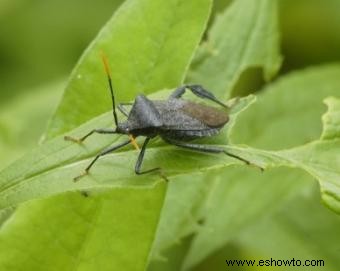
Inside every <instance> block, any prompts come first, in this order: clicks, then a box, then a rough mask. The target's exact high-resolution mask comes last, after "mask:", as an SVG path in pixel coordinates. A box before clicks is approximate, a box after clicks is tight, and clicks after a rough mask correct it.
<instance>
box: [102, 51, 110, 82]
mask: <svg viewBox="0 0 340 271" xmlns="http://www.w3.org/2000/svg"><path fill="white" fill-rule="evenodd" d="M101 57H102V61H103V64H104V69H105V73H106V74H107V76H109V77H111V72H110V67H109V61H108V60H107V56H106V55H105V54H104V52H103V51H101Z"/></svg>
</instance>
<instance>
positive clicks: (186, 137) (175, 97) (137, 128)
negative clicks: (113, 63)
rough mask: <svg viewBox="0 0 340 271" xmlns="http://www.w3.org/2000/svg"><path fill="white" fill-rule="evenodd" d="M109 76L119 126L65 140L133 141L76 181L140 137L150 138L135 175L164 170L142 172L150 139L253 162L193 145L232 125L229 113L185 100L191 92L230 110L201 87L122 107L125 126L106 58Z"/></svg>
mask: <svg viewBox="0 0 340 271" xmlns="http://www.w3.org/2000/svg"><path fill="white" fill-rule="evenodd" d="M103 61H104V65H105V69H106V73H107V76H108V81H109V87H110V92H111V98H112V106H113V110H112V112H113V116H114V122H115V125H116V128H115V129H94V130H92V131H91V132H89V133H88V134H86V135H85V136H83V137H82V138H80V139H75V138H72V137H69V136H65V140H71V141H75V142H78V143H80V142H83V141H84V140H85V139H86V138H87V137H89V136H90V135H92V134H93V133H99V134H126V135H129V136H130V138H129V139H128V140H126V141H124V142H122V143H120V144H118V145H114V146H110V147H108V148H106V149H104V150H103V151H101V152H100V153H99V154H98V155H97V156H96V157H95V158H94V159H93V161H92V162H91V163H90V164H89V165H88V167H87V168H86V169H85V172H84V173H83V174H81V175H80V176H78V177H76V178H75V180H77V179H79V178H80V177H82V176H84V175H86V174H88V172H89V170H90V168H91V167H92V166H93V164H94V163H95V162H96V161H97V159H98V158H99V157H101V156H103V155H106V154H108V153H111V152H113V151H115V150H117V149H119V148H121V147H123V146H125V145H128V144H129V143H134V144H135V142H134V138H136V137H138V136H144V137H146V139H145V141H144V143H143V146H142V148H141V150H140V153H139V156H138V159H137V162H136V166H135V172H136V174H144V173H148V172H152V171H156V170H159V169H160V168H152V169H149V170H145V171H141V165H142V162H143V158H144V153H145V149H146V146H147V144H148V143H149V141H150V139H152V138H154V137H156V136H160V137H161V138H162V139H163V140H164V141H166V142H167V143H169V144H172V145H176V146H179V147H183V148H188V149H192V150H196V151H200V152H211V153H225V154H227V155H229V156H231V157H234V158H236V159H239V160H241V161H243V162H245V163H247V164H249V162H248V161H247V160H245V159H244V158H242V157H239V156H237V155H234V154H232V153H229V152H227V151H225V150H224V149H223V148H220V147H217V146H213V145H202V144H194V143H190V140H193V139H196V138H202V137H209V136H213V135H216V134H217V133H218V132H219V131H220V129H221V128H223V126H224V125H225V124H226V123H227V122H228V120H229V116H228V113H227V112H226V111H225V110H224V111H223V110H219V109H216V108H214V107H210V106H206V105H201V104H198V103H194V102H191V101H186V100H183V99H182V98H181V97H182V95H183V94H184V93H185V91H186V90H187V89H189V90H190V91H192V93H193V94H195V95H196V96H198V97H200V98H203V99H208V100H211V101H213V102H215V103H217V104H219V105H220V106H222V107H223V108H225V109H228V106H226V105H225V104H223V103H222V102H221V101H219V100H218V99H217V98H216V97H215V96H214V95H213V94H212V93H211V92H209V91H207V90H205V89H204V88H203V87H202V86H200V85H184V86H181V87H179V88H177V89H176V90H175V91H174V92H173V93H172V94H171V95H170V97H169V98H168V99H167V100H164V101H152V100H150V99H148V98H147V97H146V96H144V95H138V96H137V97H136V99H135V101H134V103H133V104H132V103H125V104H119V105H118V109H119V110H120V111H121V112H122V113H123V114H124V115H125V116H126V117H127V120H126V121H125V122H118V118H117V114H116V109H115V99H114V95H113V88H112V81H111V76H110V72H109V68H108V64H107V61H106V59H105V58H103ZM126 105H130V106H132V108H131V110H130V112H128V111H127V110H126V108H125V106H126Z"/></svg>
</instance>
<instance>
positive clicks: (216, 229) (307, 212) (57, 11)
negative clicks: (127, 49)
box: [0, 0, 340, 271]
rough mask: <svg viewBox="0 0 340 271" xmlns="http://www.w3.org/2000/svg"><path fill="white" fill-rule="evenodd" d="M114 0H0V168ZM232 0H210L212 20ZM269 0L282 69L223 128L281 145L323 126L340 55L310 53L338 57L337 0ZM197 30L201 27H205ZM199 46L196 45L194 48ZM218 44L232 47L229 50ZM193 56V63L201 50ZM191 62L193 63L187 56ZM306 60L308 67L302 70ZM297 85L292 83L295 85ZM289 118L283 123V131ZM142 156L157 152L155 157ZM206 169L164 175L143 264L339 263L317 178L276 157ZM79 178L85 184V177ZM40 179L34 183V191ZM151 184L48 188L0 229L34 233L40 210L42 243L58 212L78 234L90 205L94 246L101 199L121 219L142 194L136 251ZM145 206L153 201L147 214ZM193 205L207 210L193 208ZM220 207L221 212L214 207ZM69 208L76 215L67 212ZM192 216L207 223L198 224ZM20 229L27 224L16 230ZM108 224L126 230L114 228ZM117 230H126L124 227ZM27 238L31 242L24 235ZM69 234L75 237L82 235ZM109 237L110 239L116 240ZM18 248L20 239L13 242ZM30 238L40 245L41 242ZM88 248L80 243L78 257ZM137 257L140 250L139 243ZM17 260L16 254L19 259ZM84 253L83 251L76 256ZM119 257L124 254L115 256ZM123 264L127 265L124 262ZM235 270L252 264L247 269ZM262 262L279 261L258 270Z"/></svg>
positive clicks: (333, 224)
mask: <svg viewBox="0 0 340 271" xmlns="http://www.w3.org/2000/svg"><path fill="white" fill-rule="evenodd" d="M234 1H236V0H234ZM122 2H123V0H110V1H109V0H99V1H80V0H76V1H65V0H61V1H43V0H40V1H39V0H35V1H33V0H32V1H28V0H17V1H11V0H3V1H1V2H0V34H1V35H0V82H1V84H0V169H1V168H4V167H5V166H6V165H8V164H9V163H10V162H11V161H13V160H15V159H16V158H18V157H20V156H21V155H22V154H24V153H25V152H26V151H27V150H29V149H31V148H33V147H34V146H36V145H37V143H38V142H39V140H40V139H41V135H42V134H43V133H44V130H45V129H46V127H47V123H48V120H49V119H50V117H51V116H52V114H53V112H54V110H55V108H56V106H57V105H58V102H59V100H60V99H61V97H62V92H63V87H64V86H65V84H66V79H65V78H66V76H68V74H69V73H70V71H71V69H72V67H73V66H74V65H75V63H76V61H77V59H78V58H79V56H80V55H81V54H82V52H83V51H84V49H85V48H86V47H87V45H88V44H89V42H90V41H91V40H92V39H93V38H94V37H95V35H96V33H97V32H98V30H99V29H100V28H101V27H102V25H103V24H104V23H105V22H106V21H107V20H108V18H109V17H110V16H111V15H112V13H113V12H114V11H115V9H116V8H117V7H118V6H119V5H120V4H121V3H122ZM231 2H232V1H230V0H215V1H214V7H213V10H212V11H213V13H212V16H211V18H210V22H209V25H210V26H212V25H213V24H214V23H215V22H216V20H215V19H216V16H218V14H220V13H222V12H223V10H224V9H225V8H227V7H228V6H229V5H230V3H231ZM279 4H280V5H279V10H278V11H279V29H280V34H281V44H280V50H281V54H282V56H283V65H282V68H281V70H280V72H279V74H278V77H280V76H284V74H285V73H291V72H292V74H290V75H289V76H286V77H283V79H280V80H278V81H277V82H275V83H274V84H271V85H269V86H268V87H266V88H264V89H263V90H261V91H260V92H259V95H258V102H257V103H255V104H254V105H253V106H251V107H250V108H249V110H247V111H245V113H244V114H242V115H241V117H240V119H239V122H237V123H236V126H235V127H234V129H233V130H232V133H231V139H232V141H233V142H235V143H240V144H248V145H250V146H256V147H262V148H266V149H282V148H288V147H293V146H296V145H298V144H304V143H306V142H310V141H312V140H315V139H317V138H318V137H319V135H320V134H321V120H320V118H321V114H322V113H323V112H325V110H326V107H325V106H324V105H323V104H322V99H323V98H325V97H326V96H328V95H336V94H337V93H339V92H338V91H339V90H338V89H339V88H338V86H339V85H340V84H339V82H338V81H339V78H340V74H339V68H338V67H339V65H323V66H319V64H329V63H333V62H339V61H340V50H339V48H340V35H339V34H338V33H340V16H339V11H340V2H339V1H338V0H280V1H279ZM240 33H241V31H240ZM207 37H208V32H207V33H206V35H205V38H207ZM201 49H202V48H201ZM208 49H209V45H208ZM202 52H203V55H204V50H203V51H202ZM228 53H229V54H230V55H231V56H232V55H233V52H228ZM194 61H197V59H195V60H194ZM194 63H195V65H200V61H197V62H194ZM195 65H193V66H192V70H194V68H195V67H197V66H195ZM310 66H317V67H315V68H313V69H310V68H309V69H307V70H306V71H304V70H303V69H305V68H307V67H310ZM300 70H302V71H300ZM262 73H263V71H262V70H261V69H255V68H254V67H250V69H248V70H246V71H243V73H242V74H241V77H240V78H241V79H240V80H238V82H236V87H235V89H234V93H236V94H238V95H240V94H246V93H249V88H250V87H251V90H250V91H251V92H254V91H257V90H260V89H261V86H262V85H264V84H265V81H263V80H262V78H261V77H262ZM338 74H339V76H338ZM201 76H203V75H202V74H201ZM222 77H223V76H222ZM189 78H190V77H189ZM207 79H209V78H207ZM299 90H302V91H300V92H298V91H299ZM295 93H296V94H295ZM294 97H295V98H294ZM301 108H303V109H301ZM300 123H303V125H300ZM287 127H292V131H290V130H289V129H287ZM108 141H109V140H108ZM104 143H105V142H104ZM104 143H101V144H104ZM82 158H84V157H82ZM151 161H153V162H156V161H157V158H153V159H152V160H151ZM129 163H132V162H129ZM129 165H130V164H129ZM216 172H217V171H215V172H213V173H212V174H211V175H208V177H207V176H206V175H203V176H202V175H200V174H197V175H193V176H191V178H192V179H195V183H194V184H192V185H191V186H188V185H187V183H186V182H184V181H188V180H184V179H183V180H181V178H180V177H179V178H178V179H176V181H177V182H174V184H171V186H170V188H169V191H167V192H168V194H167V197H166V198H165V206H170V207H169V208H167V209H166V210H168V212H164V210H163V217H162V219H163V220H161V224H160V225H161V226H162V227H163V228H162V229H163V231H162V234H159V233H158V235H159V236H158V238H160V240H161V241H162V242H164V240H166V241H167V242H165V243H166V245H167V246H166V250H165V251H162V252H163V255H158V254H157V252H158V251H156V253H155V254H154V255H152V256H153V257H152V259H153V261H152V263H151V265H150V266H149V270H153V271H156V270H180V268H183V266H184V267H185V266H186V267H192V266H195V267H193V269H192V270H195V271H203V270H211V269H214V270H226V265H225V264H224V261H225V260H226V259H233V258H236V259H246V258H251V259H252V258H255V259H261V258H262V259H263V258H265V259H266V258H268V257H270V256H272V257H277V258H285V259H287V258H288V259H289V258H291V257H315V258H317V257H319V258H322V259H325V261H326V266H327V268H333V269H334V270H335V269H336V268H337V267H338V263H339V259H338V256H337V255H338V254H337V253H338V252H339V247H338V241H339V237H338V236H339V234H340V232H339V228H340V227H339V226H340V221H339V217H337V216H336V215H335V214H334V213H332V212H330V211H329V210H327V209H326V208H325V207H324V206H322V205H321V204H320V203H319V201H320V195H319V189H318V187H317V185H316V182H313V181H314V180H313V179H312V177H311V176H309V175H307V174H306V173H304V172H302V171H300V170H297V169H295V170H292V169H289V168H286V167H282V168H276V169H271V170H269V171H267V172H265V173H264V174H260V173H258V172H257V173H254V172H253V170H249V169H244V168H243V167H236V166H234V167H228V168H226V169H223V170H222V171H219V172H218V173H216ZM104 177H105V176H103V178H104ZM141 180H142V179H141ZM142 181H143V180H142ZM189 181H191V182H192V180H189ZM56 184H57V182H56ZM86 185H87V184H86V183H85V184H84V187H85V188H86ZM59 188H60V187H59ZM44 189H45V188H44V187H42V191H43V190H44ZM158 191H161V193H160V194H156V193H155V194H153V192H150V191H149V192H147V194H143V193H140V194H141V195H139V196H137V197H134V194H133V193H132V194H131V191H129V189H127V191H122V194H120V193H118V194H119V196H120V197H122V196H123V198H121V199H119V196H118V200H112V197H117V194H115V192H113V194H112V195H111V194H110V193H108V194H107V195H105V196H104V197H106V198H107V199H109V201H108V202H106V203H105V204H106V205H105V206H104V207H102V204H103V202H105V200H103V199H102V198H101V197H100V196H97V195H96V194H95V195H94V197H91V201H90V202H89V201H86V198H83V197H79V194H71V195H68V196H67V197H66V200H65V198H64V197H63V196H57V197H54V198H50V199H48V200H41V202H40V201H36V202H32V203H29V204H27V205H26V204H24V205H23V207H22V208H19V211H18V212H16V213H15V215H14V216H12V224H11V225H10V226H9V227H7V228H6V230H3V228H1V226H0V229H2V232H1V231H0V232H1V234H2V235H3V236H5V237H6V236H7V237H6V238H7V239H6V240H10V241H9V242H11V245H13V244H15V243H16V242H17V241H18V238H17V233H18V229H19V231H20V232H21V233H22V236H21V238H22V240H25V238H26V237H27V236H29V234H30V233H31V234H32V235H31V236H29V237H32V236H33V237H34V233H35V231H36V229H35V227H34V226H32V225H35V226H36V225H43V226H42V227H44V226H45V224H44V223H45V220H46V218H48V220H49V221H50V222H51V223H50V224H49V227H50V228H49V229H47V230H46V231H42V233H43V234H46V235H48V236H47V237H46V236H45V237H46V238H45V237H42V238H41V244H43V243H44V242H46V240H52V239H54V236H53V234H52V235H51V233H53V232H54V233H58V234H59V233H60V231H61V232H65V233H68V234H69V233H70V232H69V231H63V229H62V228H60V224H59V222H60V221H59V220H58V218H60V217H61V218H63V220H62V224H63V226H64V227H65V228H68V227H70V228H74V229H79V232H77V231H75V235H76V234H79V235H81V234H86V233H87V232H88V231H89V230H91V229H92V224H91V223H89V221H87V216H88V217H90V218H89V220H90V219H92V218H93V217H94V216H95V215H93V214H94V213H97V212H101V211H102V212H103V213H105V214H106V216H104V215H103V216H100V215H98V217H99V222H98V225H97V229H99V230H98V232H95V231H93V232H92V233H93V236H94V238H93V239H91V242H93V243H95V245H96V246H98V247H99V246H101V245H102V243H105V241H107V240H111V239H110V237H111V235H112V234H114V231H115V230H116V229H112V230H111V231H108V232H101V231H100V227H101V226H103V225H104V226H105V225H106V226H107V225H109V223H115V221H114V219H111V220H110V222H108V223H106V222H105V221H104V220H100V218H101V217H102V218H105V217H111V216H110V215H111V213H110V211H111V210H112V209H110V208H111V207H110V206H111V205H110V206H108V204H117V205H116V206H119V203H124V205H125V206H128V208H127V209H125V210H124V209H122V210H121V211H122V213H121V216H122V217H126V218H127V219H126V220H125V223H127V224H129V223H135V221H136V220H135V219H133V217H131V214H133V213H134V212H137V210H134V208H133V204H137V205H138V206H139V207H140V206H141V205H142V204H143V203H144V202H148V203H149V205H148V209H149V210H151V211H150V212H149V213H144V212H143V208H139V209H140V213H139V215H141V216H140V217H139V218H140V219H141V220H143V221H142V222H144V219H145V223H144V224H140V225H139V224H138V225H139V226H140V227H146V228H148V230H149V231H147V232H145V234H143V232H142V231H139V229H138V230H137V231H136V235H138V236H140V237H142V239H143V238H144V239H143V245H145V246H144V247H143V248H140V250H138V249H139V247H138V244H135V245H136V250H135V251H139V252H141V253H142V252H145V247H146V246H148V245H149V243H148V242H150V239H151V237H150V236H151V235H152V234H153V230H155V229H154V228H152V227H154V225H155V223H157V219H158V217H156V216H157V214H158V212H159V211H160V210H159V208H160V206H161V202H162V199H161V198H160V195H161V194H162V193H163V188H162V187H159V188H158ZM124 193H125V194H124ZM124 195H126V196H127V198H124ZM124 199H125V201H124ZM117 201H118V203H117ZM128 201H129V202H128ZM202 202H203V203H202ZM51 205H53V206H55V207H54V208H52V209H51V213H49V212H48V211H47V210H49V206H51ZM69 206H72V208H73V209H72V214H69V217H68V216H66V215H65V213H66V214H67V213H68V211H69V209H68V208H69ZM125 206H124V207H125ZM153 206H157V208H156V207H155V210H154V211H155V212H154V213H153V212H152V210H153ZM91 208H93V209H91ZM116 208H117V207H116ZM93 210H94V212H93ZM10 212H11V210H9V211H8V210H7V211H6V210H5V211H4V212H3V213H1V212H0V222H3V221H6V219H7V218H8V217H10V215H9V214H10ZM83 213H84V214H85V215H83ZM164 213H165V215H164ZM3 214H4V215H3ZM41 214H43V215H41ZM202 214H207V215H206V216H204V217H203V216H202ZM224 214H227V215H226V216H223V215H224ZM92 215H93V216H92ZM116 215H117V216H118V214H116ZM112 217H113V216H112ZM73 218H76V220H75V221H73ZM172 218H173V219H172ZM42 220H43V221H42ZM31 221H33V222H31ZM91 221H92V220H91ZM39 223H41V224H39ZM87 223H88V224H87ZM202 223H203V224H204V225H206V228H204V227H203V228H201V227H202V225H201V224H202ZM0 224H1V223H0ZM7 225H8V224H7ZM133 226H135V225H133ZM167 227H169V229H167ZM26 229H27V230H28V233H25V231H26ZM118 230H119V231H124V229H121V228H119V229H118ZM171 233H172V234H174V235H175V236H174V235H171ZM167 234H170V235H167ZM122 236H124V238H129V234H126V233H125V235H124V234H122ZM97 237H98V238H99V239H98V240H99V241H98V242H96V238H97ZM184 237H185V238H184ZM183 238H184V239H183ZM4 240H5V238H4V239H1V238H0V245H3V248H6V244H4V243H1V241H4ZM11 240H12V241H11ZM27 240H28V241H27V242H34V239H33V240H31V239H27ZM59 240H61V242H66V244H68V245H70V244H69V243H68V242H69V241H71V240H73V239H72V236H65V238H60V239H59ZM134 241H135V240H134V239H133V238H132V239H131V238H130V239H129V244H130V246H131V247H133V246H134ZM209 241H210V242H209ZM213 241H214V242H213ZM100 242H102V243H100ZM111 242H114V239H112V240H111ZM205 242H206V243H205ZM22 244H23V242H19V241H18V246H20V245H22ZM124 244H125V243H124ZM71 245H72V246H73V245H75V246H80V247H81V246H82V244H80V243H79V244H71ZM106 245H108V246H110V245H109V244H106ZM163 245H164V243H163ZM50 248H51V249H52V250H51V251H50V252H51V253H50V254H49V255H50V257H51V259H50V261H49V262H50V263H51V262H53V260H55V261H56V267H57V266H58V267H59V268H61V269H62V268H63V263H60V262H58V263H57V261H58V259H56V258H54V253H58V251H59V250H58V246H53V244H52V245H51V247H50ZM112 248H113V250H114V246H112V247H111V249H112ZM25 249H26V247H23V248H22V250H25ZM36 249H37V251H36V253H38V254H39V250H40V249H41V248H39V247H38V248H36ZM53 249H56V252H54V250H53ZM143 249H144V250H143ZM126 250H127V249H126ZM3 251H4V250H3ZM75 251H77V250H75ZM84 251H85V252H84ZM84 251H82V253H84V255H86V249H84ZM89 251H90V250H89ZM87 252H88V251H87ZM90 252H91V251H90ZM13 255H14V254H13ZM13 255H12V256H13ZM56 255H57V254H56ZM197 255H201V256H200V257H198V256H197ZM202 255H204V256H202ZM91 256H92V255H91V254H90V255H89V257H88V258H91ZM111 256H112V255H107V257H105V259H110V258H109V257H111ZM140 256H141V258H143V259H144V258H146V255H144V254H143V255H140ZM164 256H166V257H168V260H167V261H164V259H163V260H162V257H164ZM13 257H14V258H15V257H16V256H15V255H14V256H13ZM18 257H22V254H21V253H19V254H18ZM80 257H81V255H80ZM136 257H137V256H136ZM14 258H13V261H15V260H14ZM141 258H139V259H141ZM78 259H79V258H78ZM202 259H203V260H202ZM20 260H22V261H20V262H22V263H25V260H26V259H25V258H22V259H20ZM68 260H69V262H68V264H70V265H72V261H73V260H72V259H68ZM82 260H84V261H85V262H86V259H82ZM123 260H126V261H127V262H128V261H129V260H128V259H125V258H123ZM131 260H133V259H131ZM49 262H47V263H46V262H45V264H48V263H49ZM108 262H109V261H108ZM57 264H58V265H57ZM59 264H60V265H59ZM122 264H124V262H122ZM143 265H145V263H144V262H139V266H143ZM32 266H33V265H32ZM75 266H77V265H75ZM13 268H16V267H13ZM37 268H39V266H37ZM78 268H79V269H77V270H83V269H81V268H82V267H79V266H78ZM96 268H100V267H98V266H92V269H91V270H94V269H96ZM129 268H130V269H131V270H133V268H134V267H131V266H129ZM130 269H129V270H130ZM8 270H20V269H8ZM32 270H33V269H32ZM51 270H54V269H51ZM99 270H100V269H99ZM233 270H240V271H244V270H251V271H254V270H256V271H258V269H250V268H249V269H245V268H242V269H236V268H235V269H233ZM266 270H268V271H272V270H283V269H282V268H275V269H272V268H269V269H268V268H267V269H265V268H263V269H261V271H266ZM284 270H286V269H284ZM288 270H293V269H288ZM299 270H300V269H299ZM301 270H305V269H301ZM316 270H317V269H316ZM320 270H322V269H320ZM6 271H7V270H6ZM294 271H295V269H294Z"/></svg>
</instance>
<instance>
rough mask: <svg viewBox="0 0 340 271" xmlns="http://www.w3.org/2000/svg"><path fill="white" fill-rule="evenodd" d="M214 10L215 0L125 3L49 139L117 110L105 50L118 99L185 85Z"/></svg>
mask: <svg viewBox="0 0 340 271" xmlns="http://www.w3.org/2000/svg"><path fill="white" fill-rule="evenodd" d="M210 6H211V1H210V0H198V1H184V0H169V1H155V0H152V1H150V0H138V1H137V0H127V1H126V2H124V4H123V5H122V6H121V7H120V8H119V9H118V10H117V12H116V13H115V14H114V16H113V17H112V19H111V20H110V21H109V22H108V23H107V25H106V26H105V27H104V28H103V29H102V31H101V32H100V33H99V35H98V37H97V38H96V39H95V40H94V41H93V42H92V44H91V45H90V46H89V48H88V49H87V50H86V51H85V53H84V55H83V56H82V58H81V59H80V61H79V63H78V65H77V66H76V68H75V69H74V71H73V73H72V75H71V78H70V81H69V84H68V86H67V88H66V91H65V94H64V97H63V99H62V101H61V103H60V105H59V108H58V110H57V112H56V114H55V116H54V117H53V119H52V122H51V125H50V127H49V130H48V133H47V135H48V138H51V137H54V136H56V135H60V134H62V133H64V132H66V131H69V130H71V129H73V128H75V127H77V126H79V125H80V124H82V123H84V122H85V121H87V120H89V119H91V118H93V117H95V116H98V115H99V114H101V113H104V112H106V111H108V110H109V109H110V108H111V99H110V96H109V92H108V87H107V80H106V78H105V74H104V71H103V67H102V64H101V60H100V51H104V52H105V54H106V55H107V57H108V59H109V61H110V63H111V70H112V81H113V85H114V88H115V94H116V99H117V100H118V101H126V102H127V101H130V100H132V99H133V98H134V97H135V96H136V94H137V93H144V94H149V93H152V92H154V91H156V90H159V89H163V88H174V87H177V86H178V85H180V84H181V83H182V82H183V79H184V76H185V73H186V71H187V69H188V65H189V63H190V61H191V58H192V56H193V53H194V50H195V49H196V47H197V45H198V43H199V41H200V38H201V35H202V34H203V32H204V28H205V26H206V22H207V19H208V15H209V12H210ZM170 56H171V57H170ZM94 100H95V102H94Z"/></svg>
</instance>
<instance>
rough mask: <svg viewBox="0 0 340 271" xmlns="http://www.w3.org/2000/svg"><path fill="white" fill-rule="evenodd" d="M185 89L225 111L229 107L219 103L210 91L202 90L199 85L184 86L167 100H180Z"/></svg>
mask: <svg viewBox="0 0 340 271" xmlns="http://www.w3.org/2000/svg"><path fill="white" fill-rule="evenodd" d="M186 89H189V90H190V91H191V92H192V93H193V94H195V95H196V96H197V97H200V98H202V99H208V100H210V101H213V102H215V103H217V104H219V105H221V106H223V107H225V108H227V109H229V107H228V106H227V105H225V104H224V103H223V102H221V101H219V100H218V99H217V98H216V97H215V95H214V94H212V93H211V92H210V91H208V90H206V89H205V88H203V87H202V86H201V85H184V86H182V87H179V88H177V89H176V90H175V91H174V92H173V93H172V94H171V95H170V97H169V98H181V97H182V95H183V94H184V93H185V91H186Z"/></svg>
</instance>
